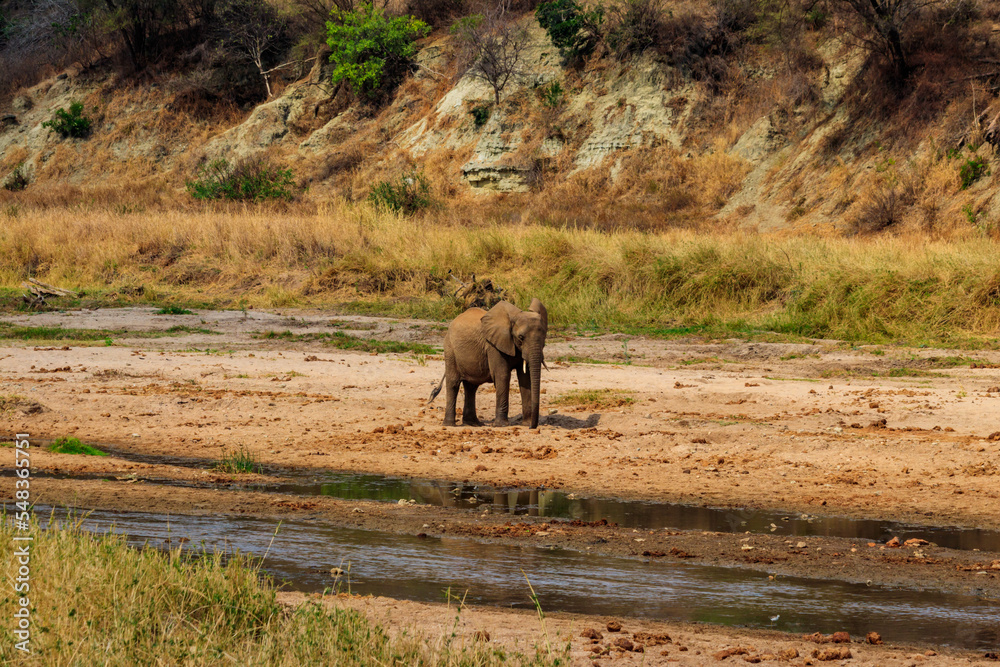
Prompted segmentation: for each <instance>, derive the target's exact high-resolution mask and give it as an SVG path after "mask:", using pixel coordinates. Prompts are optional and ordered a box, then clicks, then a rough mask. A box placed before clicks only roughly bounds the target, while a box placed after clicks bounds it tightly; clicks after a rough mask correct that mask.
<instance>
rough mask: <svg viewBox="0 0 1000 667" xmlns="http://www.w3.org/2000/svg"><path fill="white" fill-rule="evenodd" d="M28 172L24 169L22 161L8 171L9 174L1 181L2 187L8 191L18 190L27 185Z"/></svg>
mask: <svg viewBox="0 0 1000 667" xmlns="http://www.w3.org/2000/svg"><path fill="white" fill-rule="evenodd" d="M28 183H30V181H29V180H28V174H26V173H25V171H24V163H23V162H22V163H21V164H19V165H17V166H16V167H14V171H12V172H10V175H9V176H8V177H7V179H6V180H5V181H4V182H3V189H4V190H7V191H9V192H20V191H21V190H24V189H25V188H26V187H28Z"/></svg>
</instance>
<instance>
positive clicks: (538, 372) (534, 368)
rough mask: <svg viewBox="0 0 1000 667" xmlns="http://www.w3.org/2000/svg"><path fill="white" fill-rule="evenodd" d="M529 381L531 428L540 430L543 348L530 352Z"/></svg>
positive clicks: (533, 347) (538, 347)
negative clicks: (539, 411) (539, 413)
mask: <svg viewBox="0 0 1000 667" xmlns="http://www.w3.org/2000/svg"><path fill="white" fill-rule="evenodd" d="M528 379H529V380H530V381H531V428H538V408H539V403H540V401H539V398H540V390H541V386H542V346H541V344H538V345H535V346H532V348H531V349H530V350H529V351H528Z"/></svg>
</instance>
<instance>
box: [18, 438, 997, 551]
mask: <svg viewBox="0 0 1000 667" xmlns="http://www.w3.org/2000/svg"><path fill="white" fill-rule="evenodd" d="M99 446H100V447H101V448H102V449H105V450H106V451H108V452H111V453H113V454H114V455H115V456H119V457H121V458H124V459H126V460H131V461H136V462H142V463H153V464H170V465H177V466H182V467H191V468H197V469H208V468H211V467H212V465H214V464H215V461H211V460H207V459H194V458H178V457H170V456H159V455H152V454H142V453H138V452H131V451H127V450H123V449H120V448H118V447H115V446H108V445H99ZM267 472H268V473H269V474H275V475H280V476H284V477H287V478H293V479H294V478H300V479H302V481H296V482H293V483H288V484H276V485H275V484H271V485H261V486H248V487H238V488H249V489H252V490H253V489H256V490H262V491H272V492H278V493H289V494H295V495H303V496H310V495H324V496H332V497H335V498H343V499H350V500H377V501H386V502H398V501H400V500H406V501H409V500H413V501H415V502H418V503H424V504H428V505H437V506H440V507H452V508H458V509H481V508H482V507H483V506H484V505H486V506H489V507H490V508H491V510H492V511H498V512H505V513H508V514H510V515H512V516H533V517H545V518H552V519H570V520H573V519H579V520H581V521H599V520H600V519H607V520H608V521H610V522H614V523H617V524H619V525H621V526H624V527H627V528H637V529H647V530H651V529H660V528H673V529H677V530H707V531H717V532H726V533H734V532H735V533H742V532H751V533H773V534H775V535H788V536H794V537H805V536H810V535H818V536H826V537H845V538H856V539H859V540H875V541H885V540H888V539H889V538H891V537H893V536H898V537H899V539H901V540H907V539H910V538H911V537H920V538H923V539H926V540H930V541H931V542H934V543H935V544H937V545H939V546H942V547H948V548H951V549H966V550H971V549H979V550H981V551H1000V531H994V530H982V529H976V528H935V527H926V526H913V525H909V524H905V523H900V522H897V521H877V520H869V519H852V518H849V517H836V516H812V515H810V516H805V515H800V514H794V513H787V512H773V511H762V510H749V509H740V508H736V509H730V508H715V507H703V506H697V505H683V504H679V503H652V502H644V501H637V500H620V499H616V498H581V497H578V496H577V495H576V494H573V493H568V492H565V491H554V490H550V489H527V490H525V489H515V490H509V489H497V488H493V487H488V486H481V485H476V484H470V483H467V482H449V481H441V480H421V479H408V478H401V477H390V476H386V475H372V474H358V473H340V472H333V473H328V472H325V471H322V472H321V471H318V470H316V469H311V470H308V471H303V470H301V469H294V470H286V469H280V470H279V469H274V470H268V471H267ZM306 472H308V473H309V474H306ZM317 473H320V476H316V475H317ZM5 474H6V475H7V476H9V475H10V474H11V473H5ZM56 476H58V477H73V476H72V475H56ZM84 476H85V475H80V476H79V477H84ZM158 481H159V482H160V483H171V484H175V485H178V486H203V484H199V483H197V482H188V481H179V480H175V481H167V480H158Z"/></svg>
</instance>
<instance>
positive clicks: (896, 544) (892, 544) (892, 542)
mask: <svg viewBox="0 0 1000 667" xmlns="http://www.w3.org/2000/svg"><path fill="white" fill-rule="evenodd" d="M885 546H887V547H889V548H890V549H898V548H899V547H900V546H901V545H900V543H899V538H898V537H893V538H892V539H891V540H889V541H888V542H886V543H885Z"/></svg>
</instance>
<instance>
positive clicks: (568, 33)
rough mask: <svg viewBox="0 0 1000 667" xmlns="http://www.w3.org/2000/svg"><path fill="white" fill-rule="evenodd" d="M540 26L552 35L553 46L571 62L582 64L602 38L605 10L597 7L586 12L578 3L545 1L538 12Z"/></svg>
mask: <svg viewBox="0 0 1000 667" xmlns="http://www.w3.org/2000/svg"><path fill="white" fill-rule="evenodd" d="M535 18H537V19H538V25H540V26H542V28H544V29H545V32H547V33H548V34H549V39H551V40H552V44H554V45H555V46H556V48H558V49H559V53H561V54H562V57H563V59H564V60H566V61H567V62H573V61H579V60H581V59H583V58H584V57H585V56H587V55H589V54H590V53H591V52H592V51H593V50H594V47H595V46H597V42H598V41H599V40H600V38H601V30H600V29H601V23H603V22H604V7H603V6H601V5H597V6H596V7H595V8H594V9H592V10H591V11H589V12H588V11H584V9H583V8H582V7H581V6H580V5H578V4H577V3H576V2H575V1H574V0H552V2H543V3H542V4H540V5H538V9H536V10H535Z"/></svg>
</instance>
